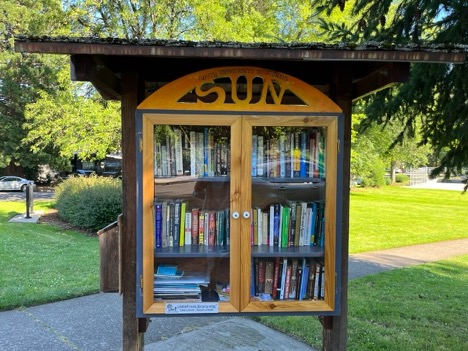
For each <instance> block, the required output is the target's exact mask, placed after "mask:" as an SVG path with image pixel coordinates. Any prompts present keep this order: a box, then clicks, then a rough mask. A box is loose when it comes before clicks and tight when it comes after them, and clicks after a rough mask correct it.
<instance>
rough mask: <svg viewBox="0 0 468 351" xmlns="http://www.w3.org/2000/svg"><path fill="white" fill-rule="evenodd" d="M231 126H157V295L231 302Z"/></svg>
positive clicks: (165, 299)
mask: <svg viewBox="0 0 468 351" xmlns="http://www.w3.org/2000/svg"><path fill="white" fill-rule="evenodd" d="M229 132H230V129H229V127H209V126H206V127H203V126H186V125H185V126H180V125H156V126H155V127H154V179H155V187H154V189H155V194H154V196H155V197H154V204H155V255H154V256H155V257H154V272H155V280H154V286H155V287H154V298H155V301H156V302H158V301H163V302H169V301H170V302H174V301H176V302H201V301H202V302H206V301H229V239H230V233H229V190H230V186H229V184H230V162H229V155H230V133H229Z"/></svg>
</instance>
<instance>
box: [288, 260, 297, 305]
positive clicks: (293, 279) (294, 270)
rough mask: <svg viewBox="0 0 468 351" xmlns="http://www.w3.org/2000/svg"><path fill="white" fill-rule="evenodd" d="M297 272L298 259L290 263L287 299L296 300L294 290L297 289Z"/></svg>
mask: <svg viewBox="0 0 468 351" xmlns="http://www.w3.org/2000/svg"><path fill="white" fill-rule="evenodd" d="M297 271H298V259H297V258H293V259H292V263H291V280H290V284H289V298H290V299H293V300H294V299H295V298H296V294H297V291H296V288H297Z"/></svg>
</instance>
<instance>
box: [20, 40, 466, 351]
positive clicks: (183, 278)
mask: <svg viewBox="0 0 468 351" xmlns="http://www.w3.org/2000/svg"><path fill="white" fill-rule="evenodd" d="M15 46H16V50H17V51H19V52H25V53H44V54H63V55H69V56H70V66H71V79H73V80H77V81H89V82H91V83H92V84H93V85H94V86H95V87H96V89H97V90H98V91H99V92H100V94H101V95H102V97H103V98H105V99H109V100H118V101H121V106H122V116H121V118H122V151H123V162H122V163H123V168H122V173H123V180H122V182H123V194H124V195H123V196H124V202H123V215H122V220H121V224H120V227H119V236H120V237H119V240H120V248H121V249H120V252H119V262H118V263H119V266H120V269H119V272H120V273H119V274H120V276H119V289H120V292H121V293H122V296H123V298H122V301H123V330H122V338H123V349H124V350H143V347H144V343H143V337H144V332H145V330H146V327H147V322H148V319H150V318H152V317H156V316H158V317H162V316H173V315H178V316H186V317H187V318H188V317H190V316H199V315H207V316H209V315H213V314H216V315H219V314H222V315H247V316H248V315H281V314H298V315H301V314H302V315H316V316H318V317H320V320H321V321H322V325H323V348H324V349H326V350H345V349H346V338H347V306H348V303H347V296H348V291H347V286H348V235H349V183H350V179H349V177H350V175H349V166H350V141H351V108H352V104H353V101H355V100H357V99H359V98H362V97H364V96H366V95H368V94H371V93H373V92H375V91H377V90H380V89H383V88H386V87H389V86H391V85H393V84H397V83H401V82H405V81H406V80H407V79H408V76H409V71H410V70H409V68H410V64H411V63H413V62H430V63H452V64H457V63H463V62H464V60H465V53H463V52H457V51H453V50H452V51H448V50H445V49H444V48H433V47H431V48H425V47H411V48H407V47H392V48H390V49H388V48H384V47H383V46H380V45H378V44H373V45H363V46H359V47H354V46H352V47H348V46H346V45H340V46H331V45H326V44H309V45H308V44H301V45H283V44H281V45H280V44H243V43H222V42H185V41H162V40H141V41H139V40H123V39H109V38H107V39H97V38H68V37H67V38H63V37H57V38H50V37H45V38H27V37H18V38H16V41H15Z"/></svg>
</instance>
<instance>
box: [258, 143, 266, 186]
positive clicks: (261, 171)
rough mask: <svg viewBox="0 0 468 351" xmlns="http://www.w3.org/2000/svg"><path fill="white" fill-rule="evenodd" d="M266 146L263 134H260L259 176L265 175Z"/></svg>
mask: <svg viewBox="0 0 468 351" xmlns="http://www.w3.org/2000/svg"><path fill="white" fill-rule="evenodd" d="M264 165H265V161H264V146H263V136H262V135H259V136H258V137H257V177H263V176H264V174H265V173H264Z"/></svg>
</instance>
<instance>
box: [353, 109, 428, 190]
mask: <svg viewBox="0 0 468 351" xmlns="http://www.w3.org/2000/svg"><path fill="white" fill-rule="evenodd" d="M365 120H366V116H365V115H363V114H353V137H352V150H351V174H352V176H353V177H354V178H360V179H363V180H365V181H366V183H367V184H368V185H373V186H374V185H375V186H380V185H383V183H384V178H383V177H384V174H385V173H386V170H389V173H390V180H391V183H395V172H396V169H397V168H415V167H420V166H426V165H427V162H428V156H429V155H430V154H431V148H430V146H429V145H425V146H420V145H419V142H420V139H419V138H420V136H419V132H418V131H416V133H415V137H412V138H409V137H405V138H404V140H403V141H402V142H401V143H397V144H396V145H394V142H395V140H396V139H397V137H398V134H399V133H400V126H399V124H398V123H394V122H389V123H387V124H386V125H378V124H377V123H375V122H374V123H372V124H371V125H367V126H366V127H365V128H362V127H361V123H362V121H365Z"/></svg>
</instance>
